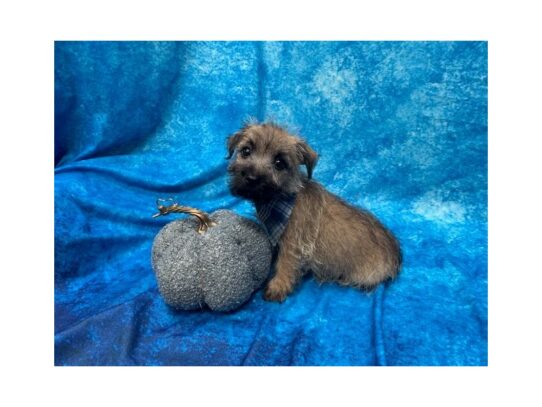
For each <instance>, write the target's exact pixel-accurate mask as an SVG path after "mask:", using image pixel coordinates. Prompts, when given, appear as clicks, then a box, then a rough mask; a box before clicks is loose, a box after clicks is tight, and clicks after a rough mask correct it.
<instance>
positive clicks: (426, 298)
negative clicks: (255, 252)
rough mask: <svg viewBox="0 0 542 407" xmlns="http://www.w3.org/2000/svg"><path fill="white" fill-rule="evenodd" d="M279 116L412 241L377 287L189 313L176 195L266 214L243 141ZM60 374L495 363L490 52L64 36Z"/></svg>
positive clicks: (324, 172) (319, 175)
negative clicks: (169, 204)
mask: <svg viewBox="0 0 542 407" xmlns="http://www.w3.org/2000/svg"><path fill="white" fill-rule="evenodd" d="M249 116H253V117H255V118H257V119H259V120H264V119H273V120H275V121H277V122H278V123H281V124H284V125H286V126H287V127H288V128H289V129H290V130H292V131H294V132H297V133H298V134H300V135H301V136H303V137H304V138H306V139H307V141H308V142H309V144H310V145H311V146H312V147H313V148H314V149H315V150H316V151H318V152H319V153H320V156H321V158H320V161H319V163H318V165H317V166H316V168H315V170H314V178H315V179H317V180H318V181H320V182H321V183H322V184H323V185H324V186H325V187H326V188H328V189H329V190H330V191H331V192H333V193H335V194H337V195H339V196H340V197H342V198H344V199H345V200H347V201H349V202H351V203H352V204H355V205H358V206H361V207H365V208H367V209H369V210H371V211H372V212H373V213H374V214H375V215H376V216H377V217H379V218H380V219H381V220H382V221H383V222H384V223H385V224H386V225H387V226H388V227H389V228H390V229H391V230H392V231H393V232H394V233H395V234H396V236H397V237H398V239H399V240H400V242H401V245H402V248H403V255H404V266H403V269H402V271H401V273H400V275H399V277H398V278H397V279H396V280H395V281H393V282H391V283H389V284H386V285H383V286H380V287H379V288H378V289H377V290H376V291H375V292H373V293H370V294H367V293H363V292H361V291H358V290H356V289H353V288H348V287H341V286H338V285H334V284H322V285H319V284H318V283H317V282H315V281H314V280H313V279H312V278H306V279H304V280H303V281H302V282H301V284H300V285H299V286H298V287H297V289H296V291H295V292H294V293H293V294H292V295H291V296H290V297H288V299H287V300H286V302H284V303H282V304H278V303H269V302H266V301H264V300H263V299H262V293H261V290H260V291H258V292H256V293H255V294H254V295H253V296H252V297H251V299H250V300H249V301H248V302H247V303H246V304H245V305H244V306H242V307H241V308H240V309H239V310H237V311H234V312H230V313H214V312H211V311H208V310H201V311H191V312H180V311H175V310H172V309H170V308H169V307H168V306H167V305H165V303H164V302H163V300H162V299H161V297H160V295H159V293H158V290H157V285H156V281H155V278H154V275H153V271H152V268H151V263H150V251H151V244H152V241H153V238H154V236H155V235H156V234H157V233H158V231H159V230H160V228H161V227H162V226H164V225H165V224H166V223H167V222H170V221H172V220H174V219H175V218H178V217H179V216H183V215H179V216H175V215H172V216H170V217H163V218H158V219H153V218H152V217H151V216H152V214H153V213H155V209H156V208H155V201H156V199H157V198H159V197H161V198H167V197H176V198H177V199H178V200H179V202H181V203H182V204H185V205H189V206H194V207H197V208H200V209H203V210H205V211H207V212H213V211H215V210H217V209H219V208H228V209H231V210H234V211H236V212H237V213H240V214H242V215H245V216H250V217H254V208H253V207H252V206H251V205H250V204H248V203H247V202H244V201H241V200H239V199H237V198H234V197H232V196H231V195H230V193H229V191H228V189H227V177H226V166H227V160H226V159H225V157H226V150H225V139H226V137H227V136H228V135H229V134H231V133H233V132H234V131H235V130H237V129H238V128H239V127H240V126H241V125H242V123H243V120H245V119H247V117H249ZM55 363H56V364H57V365H487V43H485V42H57V43H56V44H55Z"/></svg>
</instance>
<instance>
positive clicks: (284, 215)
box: [256, 195, 296, 247]
mask: <svg viewBox="0 0 542 407" xmlns="http://www.w3.org/2000/svg"><path fill="white" fill-rule="evenodd" d="M295 197H296V196H295V195H287V196H279V197H277V198H275V199H273V200H272V201H270V202H267V203H265V204H259V205H256V213H257V215H258V219H259V220H260V222H262V223H263V225H264V226H265V230H266V231H267V235H268V236H269V240H270V241H271V244H272V245H273V247H275V246H276V245H277V243H278V242H279V239H280V237H281V236H282V232H284V229H285V228H286V225H287V223H288V219H289V218H290V214H291V213H292V209H293V207H294V204H295Z"/></svg>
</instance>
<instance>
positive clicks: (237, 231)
mask: <svg viewBox="0 0 542 407" xmlns="http://www.w3.org/2000/svg"><path fill="white" fill-rule="evenodd" d="M175 205H176V204H175ZM159 208H160V213H159V214H157V215H156V216H158V215H164V214H167V213H170V212H181V211H174V210H170V211H167V209H168V208H164V207H159ZM170 208H171V207H170ZM188 209H192V208H188ZM193 211H194V212H198V213H192V212H190V213H192V214H193V215H195V216H198V215H201V214H203V215H205V216H206V218H205V219H206V220H207V222H203V221H202V220H201V219H202V216H198V218H199V219H196V218H186V219H180V220H176V221H174V222H171V223H168V224H167V225H166V226H164V227H163V228H162V229H161V230H160V232H159V233H158V235H157V236H156V237H155V239H154V242H153V246H152V267H153V269H154V272H155V274H156V279H157V281H158V289H159V291H160V294H161V295H162V296H163V298H164V300H165V302H166V303H167V304H168V305H170V306H172V307H174V308H177V309H183V310H193V309H201V308H204V307H205V306H207V307H209V308H210V309H211V310H214V311H231V310H233V309H235V308H238V307H239V306H241V305H242V304H243V303H245V302H246V301H247V300H248V299H249V298H250V296H251V294H252V293H253V292H254V291H255V290H257V289H258V288H260V287H261V285H262V284H263V282H264V281H265V280H266V279H267V277H268V275H269V272H270V268H271V258H272V249H271V244H270V242H269V239H268V237H267V235H266V233H265V231H264V230H263V229H262V228H261V227H260V226H259V225H258V224H257V223H255V222H253V221H251V220H249V219H246V218H243V217H241V216H239V215H237V214H235V213H233V212H231V211H227V210H219V211H216V212H214V213H212V214H211V215H210V216H208V215H207V214H205V213H204V212H201V211H197V210H193ZM207 216H208V217H207ZM198 220H199V222H198ZM211 225H212V226H211ZM208 226H209V227H208Z"/></svg>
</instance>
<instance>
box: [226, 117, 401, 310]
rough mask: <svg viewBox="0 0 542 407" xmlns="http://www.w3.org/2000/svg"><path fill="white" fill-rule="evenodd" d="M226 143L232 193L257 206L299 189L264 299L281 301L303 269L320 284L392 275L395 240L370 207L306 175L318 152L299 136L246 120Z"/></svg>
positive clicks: (366, 284)
mask: <svg viewBox="0 0 542 407" xmlns="http://www.w3.org/2000/svg"><path fill="white" fill-rule="evenodd" d="M227 148H228V153H229V157H228V158H229V159H231V158H232V156H233V155H234V152H235V151H236V150H237V154H236V155H235V157H234V158H233V159H232V160H231V162H230V165H229V166H228V172H229V173H230V190H231V192H232V194H234V195H236V196H240V197H243V198H245V199H249V200H251V201H252V202H254V203H255V204H258V203H264V202H267V201H269V200H270V199H272V198H275V197H277V196H278V195H280V194H292V193H296V194H297V197H296V200H295V204H294V207H293V209H292V213H291V215H290V219H289V220H288V224H287V226H286V229H285V230H284V233H283V234H282V236H281V238H280V241H279V244H278V246H279V249H278V255H277V260H276V265H275V269H276V270H275V274H274V276H273V278H272V279H271V280H270V281H269V282H268V284H267V287H266V289H265V292H264V297H265V299H267V300H270V301H283V300H284V299H285V298H286V297H287V296H288V295H289V294H290V293H291V292H292V291H293V289H294V287H295V284H296V283H297V282H298V281H299V279H300V277H301V276H302V275H303V272H304V271H307V270H311V271H312V272H313V274H314V275H315V276H316V278H317V279H318V280H320V281H335V282H338V283H341V284H345V285H352V286H355V287H359V288H362V289H366V290H370V289H372V288H374V287H375V286H376V285H377V284H378V283H380V282H382V281H384V280H387V279H389V278H394V277H395V276H396V274H397V273H398V271H399V268H400V266H401V251H400V248H399V244H398V242H397V240H396V239H395V237H394V236H393V235H392V234H391V232H390V231H389V230H387V229H386V228H385V227H384V226H383V225H382V224H381V223H380V222H379V221H378V220H377V219H376V218H375V217H374V216H373V215H371V214H370V213H369V212H367V211H364V210H361V209H358V208H354V207H352V206H350V205H348V204H347V203H346V202H344V201H343V200H341V199H340V198H339V197H337V196H335V195H333V194H331V193H330V192H328V191H326V190H325V189H324V188H323V187H322V186H321V185H320V184H318V183H317V182H315V181H312V180H311V177H312V171H313V168H314V166H315V165H316V162H317V161H318V155H317V153H316V152H315V151H314V150H313V149H312V148H311V147H310V146H309V145H308V144H307V143H306V142H305V141H303V140H302V139H300V138H298V137H296V136H292V135H291V134H289V133H288V132H286V131H285V130H284V129H283V128H281V127H279V126H277V125H276V124H273V123H265V124H248V125H246V126H244V127H243V128H242V129H241V130H240V131H238V132H237V133H235V134H234V135H232V136H230V137H229V138H228V140H227ZM277 160H279V161H280V162H281V163H279V164H277ZM299 165H305V166H306V168H307V175H306V176H305V175H304V174H303V172H302V171H300V170H299ZM277 167H278V168H277Z"/></svg>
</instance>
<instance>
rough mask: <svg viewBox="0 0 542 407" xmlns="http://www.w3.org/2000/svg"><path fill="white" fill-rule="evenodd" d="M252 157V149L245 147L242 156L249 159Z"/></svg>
mask: <svg viewBox="0 0 542 407" xmlns="http://www.w3.org/2000/svg"><path fill="white" fill-rule="evenodd" d="M249 155H250V147H243V148H242V149H241V156H242V157H243V158H247V157H248V156H249Z"/></svg>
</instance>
